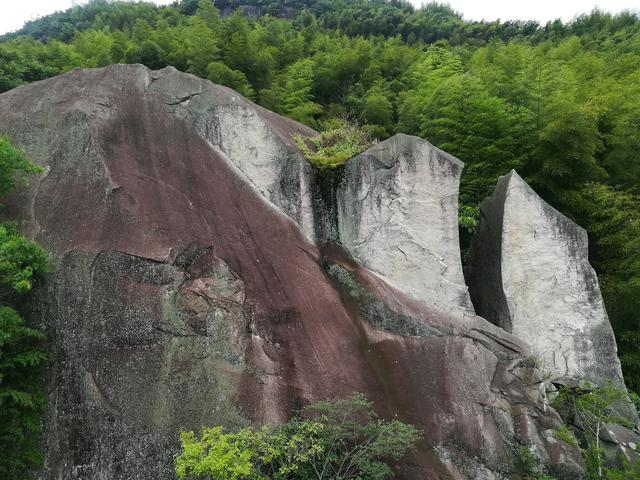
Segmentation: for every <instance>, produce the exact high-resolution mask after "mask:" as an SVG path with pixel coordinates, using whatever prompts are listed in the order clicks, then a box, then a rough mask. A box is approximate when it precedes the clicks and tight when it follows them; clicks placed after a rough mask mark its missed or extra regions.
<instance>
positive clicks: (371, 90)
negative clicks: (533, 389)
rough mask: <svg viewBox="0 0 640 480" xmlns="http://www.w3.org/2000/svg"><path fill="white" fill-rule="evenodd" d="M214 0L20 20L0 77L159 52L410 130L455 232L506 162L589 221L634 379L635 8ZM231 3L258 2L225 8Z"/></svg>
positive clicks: (638, 73)
mask: <svg viewBox="0 0 640 480" xmlns="http://www.w3.org/2000/svg"><path fill="white" fill-rule="evenodd" d="M216 5H217V6H218V7H219V9H218V8H215V7H214V6H213V4H212V2H211V0H182V1H180V2H176V3H175V4H174V5H172V6H166V7H156V6H154V5H152V4H146V3H124V2H115V1H114V2H110V1H106V0H98V1H95V0H94V1H93V2H90V3H89V4H88V5H86V6H82V7H74V8H72V9H69V10H68V11H66V12H61V13H59V14H56V15H52V16H47V17H44V18H42V19H39V20H36V21H33V22H29V23H28V24H27V25H26V26H25V27H24V29H23V30H21V31H20V32H18V33H16V34H11V35H6V36H5V37H4V39H3V41H0V91H2V90H7V89H9V88H12V87H14V86H16V85H19V84H21V83H24V82H30V81H34V80H38V79H42V78H46V77H49V76H52V75H55V74H57V73H61V72H64V71H66V70H69V69H71V68H73V67H76V66H81V67H97V66H104V65H108V64H111V63H117V62H142V63H145V64H147V65H148V66H150V67H152V68H159V67H163V66H165V65H174V66H176V67H177V68H179V69H181V70H184V71H188V72H191V73H194V74H196V75H199V76H201V77H206V78H209V79H210V80H212V81H214V82H218V83H221V84H225V85H228V86H230V87H232V88H234V89H236V90H238V91H239V92H241V93H242V94H244V95H246V96H247V97H249V98H251V99H253V100H255V101H257V102H258V103H260V104H261V105H263V106H265V107H267V108H270V109H273V110H275V111H277V112H279V113H282V114H285V115H288V116H290V117H292V118H295V119H297V120H300V121H302V122H304V123H306V124H308V125H310V126H312V127H314V128H319V129H326V128H330V125H331V121H332V120H333V119H335V118H351V119H353V120H355V121H357V122H360V123H362V124H364V125H365V127H366V128H368V129H370V131H372V133H373V136H374V137H377V138H379V139H384V138H386V137H387V136H389V135H392V134H394V133H396V132H403V133H407V134H415V135H420V136H422V137H424V138H426V139H428V140H429V141H431V142H432V143H434V144H435V145H437V146H438V147H440V148H443V149H445V150H447V151H449V152H450V153H452V154H454V155H456V156H457V157H459V158H460V159H461V160H463V161H464V162H465V164H466V168H465V172H464V176H463V180H462V185H461V200H462V204H461V210H460V211H461V215H460V220H461V227H462V229H461V234H462V240H463V244H464V243H465V242H467V241H468V239H469V238H470V235H471V233H472V232H473V229H474V228H475V226H476V224H477V215H478V210H477V205H478V203H479V201H480V200H481V199H482V198H484V197H485V196H486V195H487V194H489V193H490V192H491V191H492V188H493V186H494V185H495V182H496V177H497V176H498V175H502V174H505V173H507V172H508V171H509V170H510V169H512V168H517V169H518V171H519V172H520V173H521V174H522V175H523V176H524V177H525V178H526V180H528V181H529V182H530V183H531V184H532V186H533V187H534V188H535V189H536V190H537V191H538V192H539V193H540V194H541V195H542V196H543V198H545V199H546V200H547V201H549V202H550V203H551V204H552V205H554V206H555V207H556V208H558V209H559V210H561V211H562V212H563V213H565V214H567V215H568V216H570V217H572V218H573V219H574V220H576V221H577V222H578V223H580V224H581V225H583V226H584V227H586V228H587V230H588V232H589V234H590V240H591V247H590V248H591V259H592V262H593V264H594V266H595V268H596V270H597V272H598V274H599V279H600V282H601V286H602V290H603V294H604V297H605V301H606V304H607V308H608V311H609V313H610V317H611V321H612V324H613V326H614V329H615V331H616V334H617V337H618V340H619V346H620V353H621V359H622V363H623V368H624V371H625V374H626V378H627V382H628V385H629V386H631V387H632V388H634V389H636V390H637V391H640V354H638V346H639V345H640V332H639V329H640V321H639V320H640V317H639V313H638V312H640V235H639V230H640V220H639V215H640V213H639V212H640V208H639V205H640V187H639V185H640V100H639V99H640V20H639V19H638V17H637V16H635V15H633V14H630V13H621V14H618V15H609V14H606V13H602V12H599V11H594V12H592V13H591V14H588V15H583V16H580V17H578V18H576V19H574V20H573V21H571V22H569V23H566V24H563V23H562V22H560V21H555V22H549V23H548V24H546V25H538V24H537V23H535V22H513V21H508V22H469V21H465V20H463V19H462V18H461V17H460V16H459V15H457V14H456V13H455V12H454V11H453V10H452V9H451V8H449V7H448V6H446V5H442V4H436V3H430V4H427V5H425V6H424V7H423V8H420V9H414V8H413V7H412V6H411V5H410V4H408V3H406V2H404V1H402V0H391V1H384V0H355V1H346V0H309V1H305V2H302V1H301V0H272V1H270V2H264V1H258V0H218V2H216ZM239 5H244V6H246V7H247V8H250V9H253V10H252V11H251V14H252V15H255V14H256V13H258V14H262V16H258V17H255V16H254V17H251V18H249V17H247V16H244V15H242V13H241V12H240V11H239V10H237V11H235V13H231V12H233V11H234V8H236V7H238V6H239ZM221 10H222V11H224V12H225V13H226V14H228V13H231V14H230V15H227V16H225V17H224V18H223V17H222V15H221V13H220V11H221ZM278 16H283V17H287V18H277V17H278ZM327 124H328V125H327Z"/></svg>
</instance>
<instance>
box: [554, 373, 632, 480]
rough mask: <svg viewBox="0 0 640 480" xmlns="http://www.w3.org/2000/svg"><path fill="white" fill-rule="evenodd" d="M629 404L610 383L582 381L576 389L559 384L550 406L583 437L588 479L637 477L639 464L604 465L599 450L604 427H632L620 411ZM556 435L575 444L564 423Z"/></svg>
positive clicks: (618, 389)
mask: <svg viewBox="0 0 640 480" xmlns="http://www.w3.org/2000/svg"><path fill="white" fill-rule="evenodd" d="M630 404H631V401H630V400H629V397H628V395H627V392H626V391H625V390H624V389H622V388H619V387H616V386H615V385H612V384H611V383H606V384H604V385H602V386H596V385H589V384H586V385H584V386H582V387H579V388H568V387H562V388H561V389H560V391H559V393H558V395H557V396H556V398H554V400H553V406H554V407H556V408H558V409H560V410H563V411H564V412H565V413H564V416H565V417H566V418H569V419H570V422H571V424H572V425H573V426H574V428H575V429H576V431H578V432H580V435H579V436H580V438H582V439H583V442H582V445H581V446H582V447H583V448H582V454H583V457H584V459H585V463H586V464H587V470H588V475H589V479H590V480H596V479H608V480H620V479H625V480H626V479H629V480H630V479H638V478H640V475H639V474H640V463H638V464H637V465H633V466H632V465H629V464H628V463H627V462H624V463H625V465H624V467H623V468H622V469H614V468H608V467H607V466H606V462H605V458H604V451H603V449H602V440H601V433H602V432H603V431H604V430H605V429H606V428H607V426H609V425H612V424H619V425H623V426H626V427H628V428H633V425H632V424H631V423H630V422H629V420H627V419H626V418H625V417H624V416H623V415H622V414H621V413H620V409H621V407H628V406H629V405H630ZM556 436H557V437H559V438H560V439H562V440H564V441H567V443H571V444H574V445H575V444H576V443H575V442H576V439H575V436H573V435H571V432H570V429H569V427H568V426H566V425H565V426H563V427H561V428H560V429H558V430H557V431H556ZM570 437H573V438H570Z"/></svg>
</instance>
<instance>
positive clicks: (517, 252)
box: [467, 171, 624, 386]
mask: <svg viewBox="0 0 640 480" xmlns="http://www.w3.org/2000/svg"><path fill="white" fill-rule="evenodd" d="M480 208H481V212H482V221H481V224H480V227H479V229H478V230H479V231H478V235H477V236H476V238H475V242H474V246H473V251H472V254H471V259H472V260H471V262H470V268H469V269H468V272H467V279H468V282H469V287H470V291H471V296H472V298H473V300H474V304H475V305H476V308H477V311H478V314H480V315H482V316H483V317H484V318H486V319H487V320H490V321H491V322H493V323H495V324H496V325H498V326H500V327H502V328H504V329H505V330H507V331H508V332H511V333H513V334H514V335H516V336H517V337H518V338H521V339H522V340H524V341H525V342H527V343H528V344H529V345H530V346H531V348H532V351H533V352H534V354H536V355H538V356H539V357H540V358H539V363H540V365H541V367H542V368H543V369H544V370H546V371H547V372H548V373H549V375H550V376H551V377H552V379H553V380H554V381H556V382H558V383H563V384H565V385H577V384H579V383H580V382H581V381H591V382H594V383H597V384H602V383H603V382H605V381H607V380H611V381H613V382H614V383H617V384H618V385H621V386H624V381H623V379H622V370H621V368H620V362H619V361H618V357H617V354H616V353H617V347H616V341H615V337H614V336H613V330H612V329H611V324H610V323H609V319H608V317H607V312H606V310H605V307H604V302H603V300H602V295H601V294H600V288H599V287H598V279H597V278H596V274H595V272H594V271H593V268H591V265H589V260H588V248H587V241H588V240H587V232H586V231H585V230H584V229H583V228H581V227H579V226H578V225H576V224H575V223H574V222H572V221H571V220H570V219H568V218H567V217H565V216H564V215H562V214H561V213H560V212H558V211H557V210H555V209H554V208H553V207H551V206H550V205H548V204H547V203H546V202H545V201H544V200H542V199H541V198H540V197H539V196H538V195H537V194H536V193H535V192H534V191H533V190H532V189H531V187H529V185H527V184H526V182H525V181H524V180H522V178H520V176H519V175H518V174H517V173H516V172H515V171H512V172H511V173H509V174H508V175H505V176H504V177H501V178H500V180H499V181H498V185H497V187H496V191H495V194H494V195H493V196H492V197H490V198H489V199H487V200H485V202H484V203H483V204H482V205H481V207H480Z"/></svg>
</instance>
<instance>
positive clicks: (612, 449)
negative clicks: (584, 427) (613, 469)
mask: <svg viewBox="0 0 640 480" xmlns="http://www.w3.org/2000/svg"><path fill="white" fill-rule="evenodd" d="M600 440H601V441H602V442H601V444H600V445H601V447H602V449H603V450H604V455H605V458H606V460H607V463H609V464H610V465H617V466H618V467H622V466H623V465H624V462H625V461H626V462H630V463H631V464H635V463H636V462H640V432H639V431H638V430H637V429H635V430H631V429H629V428H626V427H624V426H622V425H607V426H606V427H605V428H604V429H603V430H602V431H601V432H600Z"/></svg>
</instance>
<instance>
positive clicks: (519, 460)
mask: <svg viewBox="0 0 640 480" xmlns="http://www.w3.org/2000/svg"><path fill="white" fill-rule="evenodd" d="M513 448H514V452H515V457H516V462H515V467H516V469H517V471H518V473H519V474H520V475H521V476H522V477H523V478H524V480H554V479H553V477H550V476H549V475H547V474H546V473H544V470H543V465H542V461H541V460H540V458H539V457H538V455H536V454H535V452H533V451H532V449H531V448H529V447H528V446H526V445H514V446H513Z"/></svg>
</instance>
